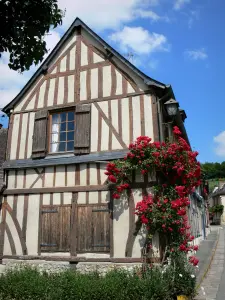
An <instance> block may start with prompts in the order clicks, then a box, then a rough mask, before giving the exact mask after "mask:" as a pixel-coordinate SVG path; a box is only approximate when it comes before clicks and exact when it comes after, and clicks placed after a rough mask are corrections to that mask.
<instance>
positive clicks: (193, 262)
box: [189, 256, 199, 266]
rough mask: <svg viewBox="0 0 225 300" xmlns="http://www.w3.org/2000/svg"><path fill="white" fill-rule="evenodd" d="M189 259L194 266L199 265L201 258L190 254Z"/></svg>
mask: <svg viewBox="0 0 225 300" xmlns="http://www.w3.org/2000/svg"><path fill="white" fill-rule="evenodd" d="M189 261H190V263H191V264H192V265H193V266H197V264H198V263H199V259H198V258H197V257H196V256H190V257H189Z"/></svg>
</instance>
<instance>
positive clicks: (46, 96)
mask: <svg viewBox="0 0 225 300" xmlns="http://www.w3.org/2000/svg"><path fill="white" fill-rule="evenodd" d="M49 87H50V79H47V82H46V88H45V94H44V107H47V106H48V93H49Z"/></svg>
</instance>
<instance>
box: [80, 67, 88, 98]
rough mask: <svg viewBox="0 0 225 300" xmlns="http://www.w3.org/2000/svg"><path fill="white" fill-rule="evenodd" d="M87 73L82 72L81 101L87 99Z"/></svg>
mask: <svg viewBox="0 0 225 300" xmlns="http://www.w3.org/2000/svg"><path fill="white" fill-rule="evenodd" d="M86 81H87V71H82V72H80V100H86V99H87V82H86Z"/></svg>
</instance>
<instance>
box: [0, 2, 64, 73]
mask: <svg viewBox="0 0 225 300" xmlns="http://www.w3.org/2000/svg"><path fill="white" fill-rule="evenodd" d="M62 17H63V12H62V11H61V10H60V9H59V8H58V5H57V0H15V1H5V0H3V1H0V26H1V28H2V30H1V32H0V56H1V53H3V52H9V55H10V57H9V60H10V63H9V67H10V68H11V69H13V70H18V71H20V72H23V71H24V70H29V68H30V67H31V65H32V64H33V63H34V64H35V65H37V64H38V63H39V62H41V61H42V60H43V57H44V55H45V54H46V53H47V50H48V49H47V48H46V42H45V41H44V37H45V35H46V34H47V33H48V32H49V30H50V28H52V27H53V28H55V27H57V26H58V25H59V24H61V23H62Z"/></svg>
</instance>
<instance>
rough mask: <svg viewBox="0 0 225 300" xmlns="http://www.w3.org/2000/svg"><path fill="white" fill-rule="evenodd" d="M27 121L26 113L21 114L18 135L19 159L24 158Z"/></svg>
mask: <svg viewBox="0 0 225 300" xmlns="http://www.w3.org/2000/svg"><path fill="white" fill-rule="evenodd" d="M27 122H28V113H26V114H23V120H22V128H21V136H20V151H19V159H22V158H24V155H25V147H26V136H27V129H28V126H27V125H28V124H27Z"/></svg>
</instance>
